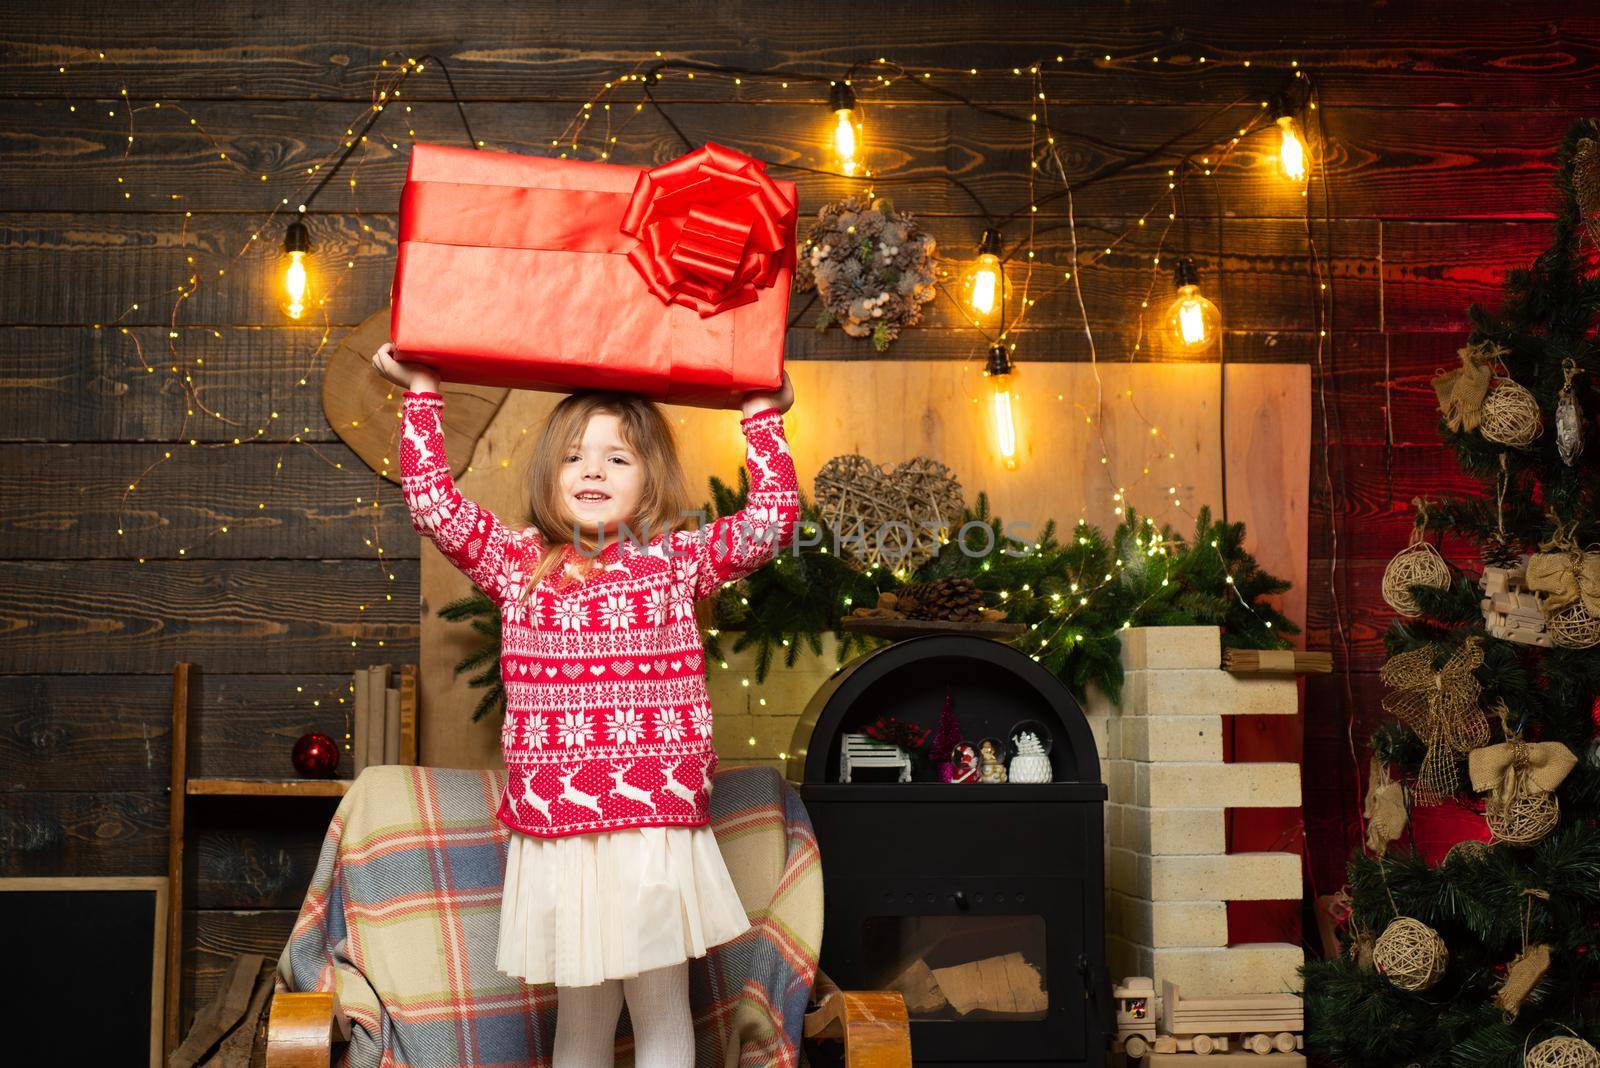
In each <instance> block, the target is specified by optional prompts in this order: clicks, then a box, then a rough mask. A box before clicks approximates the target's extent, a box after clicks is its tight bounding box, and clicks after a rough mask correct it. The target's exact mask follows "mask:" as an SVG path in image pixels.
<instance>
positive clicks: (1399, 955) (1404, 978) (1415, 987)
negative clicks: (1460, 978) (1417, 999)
mask: <svg viewBox="0 0 1600 1068" xmlns="http://www.w3.org/2000/svg"><path fill="white" fill-rule="evenodd" d="M1449 963H1450V951H1449V949H1447V948H1445V944H1444V939H1443V938H1440V937H1439V932H1438V931H1435V930H1434V929H1433V928H1432V927H1429V926H1428V925H1427V924H1425V923H1423V922H1422V921H1421V920H1413V919H1411V918H1410V917H1409V916H1401V917H1399V918H1398V919H1396V920H1395V921H1394V922H1393V923H1391V924H1389V926H1387V927H1385V928H1384V929H1383V934H1381V935H1379V936H1378V941H1377V943H1376V944H1374V945H1373V947H1372V964H1373V966H1374V967H1375V968H1377V969H1378V972H1379V974H1380V975H1382V976H1383V977H1384V978H1386V979H1388V980H1389V982H1391V983H1393V984H1394V985H1395V986H1397V987H1399V988H1400V989H1401V990H1409V991H1411V992H1413V993H1415V992H1416V991H1419V990H1426V989H1428V988H1429V987H1430V986H1432V985H1433V984H1435V983H1437V982H1438V981H1439V980H1440V978H1442V977H1443V976H1444V970H1445V968H1446V966H1448V965H1449Z"/></svg>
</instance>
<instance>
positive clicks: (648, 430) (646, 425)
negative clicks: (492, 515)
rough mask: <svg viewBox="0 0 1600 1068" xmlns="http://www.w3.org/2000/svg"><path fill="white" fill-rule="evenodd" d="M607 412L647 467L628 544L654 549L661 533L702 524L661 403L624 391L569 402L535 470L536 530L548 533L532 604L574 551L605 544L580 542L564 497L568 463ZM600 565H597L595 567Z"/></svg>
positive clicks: (538, 450)
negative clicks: (576, 445) (546, 580)
mask: <svg viewBox="0 0 1600 1068" xmlns="http://www.w3.org/2000/svg"><path fill="white" fill-rule="evenodd" d="M599 412H609V413H611V414H612V415H615V416H616V417H617V419H618V420H619V422H620V423H621V427H622V438H623V441H624V442H625V443H626V444H627V446H628V448H630V449H631V450H633V454H634V456H635V457H636V458H637V460H638V462H639V463H641V464H643V465H644V476H643V479H642V481H643V492H642V493H641V495H640V497H639V505H638V509H637V510H636V511H635V512H634V514H633V515H632V516H630V517H628V519H627V524H628V532H627V533H626V534H624V535H623V536H624V537H637V538H639V539H640V540H641V541H644V542H646V543H648V542H649V541H650V540H651V539H653V538H655V537H656V535H658V534H663V533H667V532H670V531H675V530H682V529H685V528H687V527H692V526H694V525H695V521H696V517H695V516H694V515H693V514H691V509H693V507H694V505H693V503H692V502H691V501H690V499H689V488H688V483H687V481H686V480H685V478H684V475H683V466H682V464H680V463H679V461H678V442H677V438H676V437H675V436H674V435H673V432H672V424H671V423H670V422H668V421H667V417H666V416H665V415H663V414H662V412H661V408H660V406H659V405H657V404H656V402H655V401H653V400H650V399H649V398H647V397H643V396H641V395H639V394H637V393H624V392H619V391H616V390H581V391H579V392H576V393H572V394H569V395H568V396H566V397H563V398H562V399H561V401H560V402H559V403H558V404H557V405H556V406H555V407H554V408H553V409H551V411H550V415H549V416H548V417H547V418H546V419H545V422H544V428H543V430H541V431H540V434H539V440H538V442H537V443H536V444H535V446H534V450H533V458H532V460H531V461H530V462H529V465H528V497H529V502H528V516H527V519H528V523H529V524H530V525H531V526H532V527H534V528H535V529H536V530H537V531H538V532H539V534H540V537H541V540H542V541H543V543H544V552H543V553H542V555H541V556H540V559H539V562H538V563H537V564H535V565H534V567H533V570H532V571H531V572H530V573H529V575H528V577H527V579H526V581H525V584H524V586H523V589H522V599H523V600H524V601H527V600H528V599H529V598H530V597H531V596H532V595H533V590H534V588H535V587H537V586H538V585H539V583H540V582H541V581H542V580H543V579H544V577H545V576H546V575H548V574H549V573H550V572H551V571H552V570H554V569H555V568H557V567H560V566H562V562H563V560H565V558H566V548H567V546H568V545H574V546H576V547H578V548H580V549H583V550H585V551H586V552H588V553H591V554H593V553H594V551H595V550H596V548H597V547H598V544H597V542H596V540H595V539H593V538H590V537H588V536H583V537H582V538H581V539H578V540H575V539H574V534H575V533H576V531H575V529H574V517H573V515H572V513H571V511H569V510H568V508H567V505H566V502H565V499H564V498H563V496H562V493H561V477H560V476H561V464H562V461H563V459H564V458H565V456H566V455H567V452H568V450H569V449H570V448H571V446H572V444H573V443H574V442H577V441H581V440H582V438H583V433H584V431H585V430H586V429H587V428H588V426H589V419H590V418H591V417H592V416H594V415H595V414H596V413H599ZM591 566H592V565H591Z"/></svg>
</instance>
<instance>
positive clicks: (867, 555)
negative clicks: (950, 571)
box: [814, 453, 965, 570]
mask: <svg viewBox="0 0 1600 1068" xmlns="http://www.w3.org/2000/svg"><path fill="white" fill-rule="evenodd" d="M814 491H815V496H816V501H817V507H818V508H819V509H820V510H821V512H822V517H823V520H824V522H826V523H827V524H828V526H829V527H831V528H832V529H833V531H834V533H835V535H836V536H837V538H838V539H839V548H840V551H841V554H842V555H844V556H845V557H846V558H847V559H850V560H851V561H853V562H855V563H857V564H859V565H860V566H861V567H863V568H865V567H875V566H877V565H879V564H883V565H884V566H886V567H890V568H894V569H899V568H901V567H905V568H908V569H912V570H914V569H915V568H916V567H917V566H918V565H920V564H922V563H924V562H925V561H927V560H929V559H931V558H932V557H933V556H935V555H937V554H938V552H939V546H940V544H941V541H942V540H943V539H944V538H945V537H947V536H948V535H949V534H950V533H951V528H952V527H953V526H954V525H955V524H956V523H957V522H959V521H960V518H961V512H962V509H963V508H964V507H965V501H964V500H963V498H962V496H961V483H959V482H957V481H956V477H955V473H954V472H953V471H951V470H950V468H948V467H946V466H945V465H944V464H942V463H940V462H939V461H937V460H933V459H930V458H928V457H926V456H916V457H913V458H912V459H910V460H906V461H905V462H904V463H901V464H900V465H898V466H897V467H894V468H892V469H891V468H889V467H888V466H887V465H884V464H877V463H874V462H872V461H871V460H869V459H867V458H866V457H865V456H861V455H859V454H856V453H850V454H848V455H845V456H835V457H834V458H833V459H831V460H829V461H828V462H827V463H826V464H823V465H822V469H821V470H820V471H818V472H817V477H816V481H815V483H814ZM858 539H859V540H858Z"/></svg>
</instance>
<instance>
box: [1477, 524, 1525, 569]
mask: <svg viewBox="0 0 1600 1068" xmlns="http://www.w3.org/2000/svg"><path fill="white" fill-rule="evenodd" d="M1481 551H1482V553H1483V562H1484V565H1485V566H1486V567H1503V568H1507V569H1509V568H1514V567H1516V566H1517V565H1518V564H1519V563H1521V562H1522V547H1521V546H1519V545H1518V544H1517V543H1516V542H1515V541H1513V540H1512V539H1511V538H1510V537H1508V536H1507V535H1506V534H1504V533H1503V532H1500V531H1496V532H1495V533H1493V534H1490V535H1489V536H1488V537H1487V538H1485V539H1483V546H1482V548H1481Z"/></svg>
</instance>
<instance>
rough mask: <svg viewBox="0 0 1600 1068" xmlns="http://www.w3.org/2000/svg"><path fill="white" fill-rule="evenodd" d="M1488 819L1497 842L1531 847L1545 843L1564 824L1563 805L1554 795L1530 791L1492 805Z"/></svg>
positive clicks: (1489, 807) (1487, 813) (1487, 815)
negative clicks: (1501, 803) (1536, 843)
mask: <svg viewBox="0 0 1600 1068" xmlns="http://www.w3.org/2000/svg"><path fill="white" fill-rule="evenodd" d="M1485 817H1486V818H1487V820H1488V823H1489V830H1491V831H1493V832H1494V837H1495V841H1497V842H1504V843H1506V844H1507V845H1514V846H1530V845H1533V844H1534V843H1535V842H1542V841H1544V840H1545V839H1546V838H1547V837H1549V835H1550V832H1551V831H1553V830H1555V829H1556V827H1557V826H1558V825H1559V824H1560V823H1561V803H1560V802H1559V801H1557V800H1556V795H1555V794H1547V793H1541V792H1538V791H1528V792H1523V793H1519V794H1517V796H1515V797H1513V798H1512V799H1511V800H1510V801H1509V802H1507V803H1506V804H1503V805H1498V804H1495V803H1493V802H1491V803H1490V804H1489V806H1488V811H1487V812H1486V813H1485Z"/></svg>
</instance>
